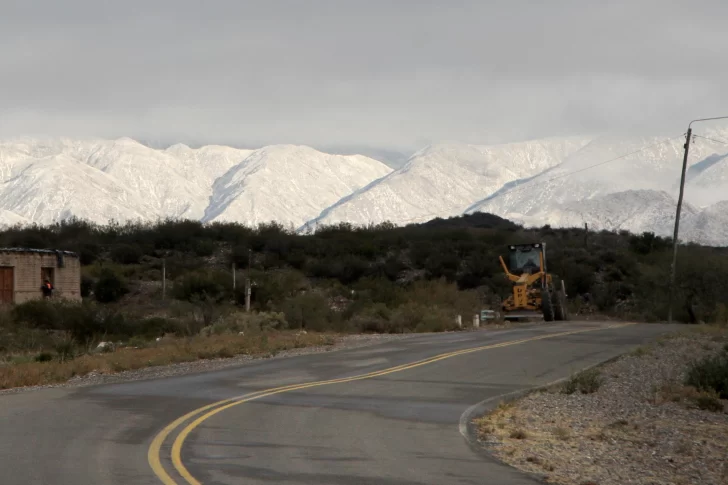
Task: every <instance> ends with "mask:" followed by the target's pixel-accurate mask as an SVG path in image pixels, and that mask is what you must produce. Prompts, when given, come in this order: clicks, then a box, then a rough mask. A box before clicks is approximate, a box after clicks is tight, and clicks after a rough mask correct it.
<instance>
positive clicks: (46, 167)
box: [0, 138, 392, 226]
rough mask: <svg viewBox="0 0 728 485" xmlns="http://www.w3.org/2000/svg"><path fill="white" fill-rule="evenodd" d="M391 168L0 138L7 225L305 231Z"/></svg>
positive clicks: (341, 159)
mask: <svg viewBox="0 0 728 485" xmlns="http://www.w3.org/2000/svg"><path fill="white" fill-rule="evenodd" d="M391 171H392V169H390V168H389V167H387V166H386V165H384V164H383V163H381V162H379V161H377V160H373V159H371V158H367V157H362V156H358V155H354V156H336V155H328V154H325V153H321V152H318V151H316V150H314V149H312V148H308V147H301V146H293V145H280V146H271V147H266V148H263V149H260V150H241V149H236V148H230V147H224V146H205V147H202V148H199V149H193V148H190V147H188V146H186V145H182V144H178V145H173V146H171V147H169V148H167V149H165V150H156V149H152V148H149V147H147V146H145V145H142V144H140V143H138V142H136V141H134V140H132V139H130V138H120V139H117V140H101V139H83V140H80V139H69V138H55V139H33V138H21V139H16V140H10V141H5V142H0V224H3V225H13V224H16V223H39V224H48V223H51V222H54V221H59V220H64V219H69V218H71V217H77V218H81V219H87V220H90V221H93V222H98V223H106V222H108V221H109V220H112V219H113V220H117V221H128V220H157V219H160V218H185V219H200V220H205V221H213V220H219V221H238V222H242V223H246V224H256V223H259V222H271V221H277V222H282V223H285V224H286V225H294V226H298V225H300V224H303V223H304V222H306V221H307V220H309V219H311V218H313V217H315V216H317V215H318V214H319V213H320V212H321V211H322V210H324V209H325V208H326V207H328V206H330V205H332V204H334V203H336V202H337V201H338V200H340V199H341V198H342V197H345V196H347V195H349V194H351V193H352V192H354V191H356V190H358V189H360V188H361V187H363V186H365V185H367V184H369V183H370V182H372V181H374V180H376V179H378V178H380V177H383V176H385V175H387V174H388V173H390V172H391Z"/></svg>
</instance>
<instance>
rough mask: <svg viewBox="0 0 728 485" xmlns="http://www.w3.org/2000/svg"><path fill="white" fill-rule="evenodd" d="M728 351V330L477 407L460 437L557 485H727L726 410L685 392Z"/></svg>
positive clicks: (660, 343)
mask: <svg viewBox="0 0 728 485" xmlns="http://www.w3.org/2000/svg"><path fill="white" fill-rule="evenodd" d="M726 346H728V330H725V329H723V330H721V329H715V330H714V329H713V328H712V327H704V328H702V329H698V330H697V331H695V329H691V331H688V332H681V333H680V334H678V335H672V336H670V337H664V338H660V339H658V340H657V341H656V342H653V343H651V344H649V345H647V346H644V347H640V348H639V349H637V350H636V351H634V352H632V353H630V354H627V355H624V356H622V357H619V358H617V359H613V360H612V361H609V362H607V363H604V364H602V365H599V366H597V367H594V368H592V369H590V370H587V372H585V373H580V374H579V375H578V377H577V378H574V379H571V378H570V379H566V380H561V381H559V382H556V383H552V384H551V385H549V386H546V387H543V388H540V389H538V390H536V391H534V390H529V391H526V392H522V393H517V394H514V395H512V396H506V397H505V398H504V399H502V400H501V402H500V404H499V403H498V402H495V401H492V400H491V401H490V402H483V403H479V404H478V405H476V406H474V407H472V408H471V409H470V410H468V413H466V414H465V415H463V419H462V420H461V432H463V434H464V435H466V437H468V438H469V441H470V442H471V445H472V446H475V447H479V448H480V449H481V451H484V452H486V453H487V454H489V455H490V456H492V457H495V458H497V459H498V460H500V461H503V462H505V463H507V464H509V465H511V466H513V467H515V468H517V469H519V470H522V471H524V472H527V473H528V474H531V475H534V476H540V477H542V478H543V479H544V480H546V481H547V482H550V483H558V484H564V485H584V484H598V485H612V484H613V485H617V484H622V483H627V482H628V481H629V483H637V484H644V485H647V484H657V483H676V484H683V483H684V484H688V483H690V484H692V483H706V484H719V483H726V480H728V466H726V463H725V456H728V444H726V443H725V436H726V435H728V414H726V411H725V410H726V409H728V403H727V402H726V401H725V400H723V401H720V400H718V401H717V402H719V403H721V404H720V405H722V406H723V409H722V410H720V409H718V407H719V405H717V404H716V401H715V400H714V399H711V398H710V397H711V396H710V395H709V393H707V392H703V391H698V390H696V389H694V388H691V387H689V386H686V385H685V379H686V374H687V372H688V369H689V368H690V365H691V363H692V362H695V361H696V360H699V359H700V358H702V357H704V356H713V355H722V354H721V353H722V352H728V350H727V349H726ZM727 358H728V357H727ZM567 392H568V393H567ZM713 397H714V396H713ZM701 407H702V408H710V409H712V410H707V409H700V408H701ZM635 480H637V481H635Z"/></svg>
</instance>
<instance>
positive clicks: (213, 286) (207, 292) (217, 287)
mask: <svg viewBox="0 0 728 485" xmlns="http://www.w3.org/2000/svg"><path fill="white" fill-rule="evenodd" d="M226 277H227V275H221V274H218V273H212V272H204V271H197V272H194V273H190V274H188V275H185V276H183V277H182V278H181V279H180V280H178V281H176V282H175V284H174V288H173V295H174V298H176V299H178V300H183V301H189V302H197V301H207V300H212V301H214V302H220V301H222V300H223V299H225V297H226V296H228V295H227V294H228V291H227V290H226V288H225V285H224V284H223V282H222V279H223V278H226ZM230 278H231V283H230V284H231V285H232V277H230Z"/></svg>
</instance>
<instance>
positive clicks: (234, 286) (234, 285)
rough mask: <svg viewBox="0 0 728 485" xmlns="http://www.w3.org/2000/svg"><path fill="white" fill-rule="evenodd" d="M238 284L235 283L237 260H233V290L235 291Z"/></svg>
mask: <svg viewBox="0 0 728 485" xmlns="http://www.w3.org/2000/svg"><path fill="white" fill-rule="evenodd" d="M235 288H236V284H235V261H233V291H235Z"/></svg>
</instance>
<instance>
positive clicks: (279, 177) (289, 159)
mask: <svg viewBox="0 0 728 485" xmlns="http://www.w3.org/2000/svg"><path fill="white" fill-rule="evenodd" d="M390 172H391V169H390V168H389V167H388V166H386V165H385V164H383V163H381V162H379V161H377V160H374V159H371V158H368V157H364V156H359V155H348V156H342V155H329V154H326V153H322V152H319V151H317V150H314V149H313V148H310V147H304V146H296V145H275V146H270V147H266V148H263V149H260V150H256V151H254V152H253V153H251V154H250V156H248V157H247V158H246V159H245V160H244V161H242V162H241V163H239V164H238V165H236V166H235V167H233V168H231V169H230V170H229V171H228V172H227V173H226V174H224V175H223V176H222V177H220V178H219V179H218V180H217V181H216V182H215V184H214V187H213V193H214V195H213V197H212V199H211V201H210V205H209V207H208V208H207V211H206V212H205V216H204V218H203V220H205V221H240V222H245V223H249V224H258V223H261V222H269V221H272V220H274V221H278V222H281V223H283V224H285V225H292V226H293V227H298V226H300V225H302V224H303V223H305V222H306V221H308V220H309V219H311V218H313V217H315V216H316V215H318V214H319V213H320V212H321V211H322V210H324V209H325V208H326V207H328V206H330V205H332V204H334V203H336V202H337V201H338V200H340V199H341V198H342V197H346V196H348V195H349V194H351V193H352V192H354V191H356V190H358V189H360V188H361V187H364V186H365V185H367V184H369V183H371V182H372V181H374V180H376V179H378V178H380V177H384V176H385V175H387V174H388V173H390Z"/></svg>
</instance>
